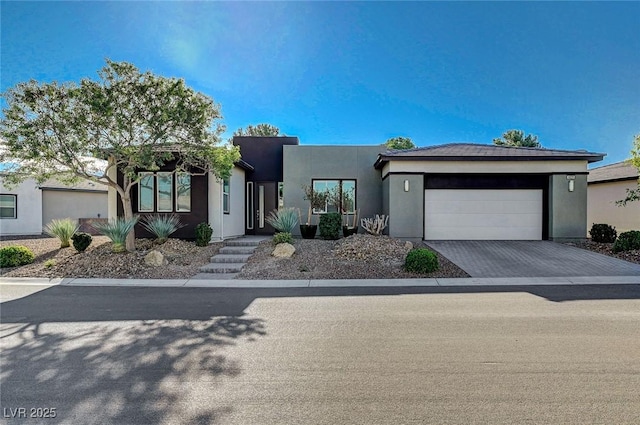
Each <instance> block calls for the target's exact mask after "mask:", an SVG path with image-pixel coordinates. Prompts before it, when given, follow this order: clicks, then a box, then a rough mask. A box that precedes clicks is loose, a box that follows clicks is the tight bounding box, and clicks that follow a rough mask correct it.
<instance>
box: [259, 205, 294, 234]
mask: <svg viewBox="0 0 640 425" xmlns="http://www.w3.org/2000/svg"><path fill="white" fill-rule="evenodd" d="M265 220H266V221H267V223H269V224H270V225H272V226H273V228H274V229H276V230H277V231H278V232H288V233H291V231H292V230H293V228H294V227H296V224H298V211H297V210H296V209H295V208H280V209H278V210H273V211H271V212H270V213H269V215H268V216H267V217H266V218H265Z"/></svg>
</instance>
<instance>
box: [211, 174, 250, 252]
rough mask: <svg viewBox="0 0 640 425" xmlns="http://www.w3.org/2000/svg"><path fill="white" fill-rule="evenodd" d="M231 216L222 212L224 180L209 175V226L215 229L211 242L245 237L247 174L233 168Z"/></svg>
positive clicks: (230, 187)
mask: <svg viewBox="0 0 640 425" xmlns="http://www.w3.org/2000/svg"><path fill="white" fill-rule="evenodd" d="M229 184H230V186H229V189H230V193H231V196H230V209H229V214H224V212H223V211H222V180H218V179H217V178H216V177H215V176H214V175H212V174H210V175H209V224H210V225H211V227H212V228H213V235H212V237H211V240H214V241H220V240H224V239H228V238H232V237H237V236H242V235H244V217H245V210H244V198H245V186H246V184H245V172H244V170H243V169H242V168H240V167H233V170H232V171H231V179H230V183H229Z"/></svg>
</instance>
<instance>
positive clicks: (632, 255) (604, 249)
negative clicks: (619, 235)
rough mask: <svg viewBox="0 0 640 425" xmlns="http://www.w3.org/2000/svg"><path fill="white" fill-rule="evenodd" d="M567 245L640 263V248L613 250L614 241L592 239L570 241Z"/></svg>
mask: <svg viewBox="0 0 640 425" xmlns="http://www.w3.org/2000/svg"><path fill="white" fill-rule="evenodd" d="M567 245H570V246H575V247H577V248H582V249H586V250H589V251H593V252H597V253H598V254H604V255H608V256H609V257H615V258H619V259H620V260H625V261H629V262H630V263H636V264H640V249H635V250H632V251H623V252H613V250H612V248H613V244H612V243H599V242H593V241H592V240H590V239H588V240H585V241H580V242H568V243H567Z"/></svg>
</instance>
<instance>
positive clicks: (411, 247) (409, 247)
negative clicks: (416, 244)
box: [404, 241, 413, 251]
mask: <svg viewBox="0 0 640 425" xmlns="http://www.w3.org/2000/svg"><path fill="white" fill-rule="evenodd" d="M404 247H405V248H406V249H408V250H409V251H411V250H412V249H413V244H412V243H411V242H410V241H406V242H405V243H404Z"/></svg>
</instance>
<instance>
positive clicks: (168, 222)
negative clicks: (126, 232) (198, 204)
mask: <svg viewBox="0 0 640 425" xmlns="http://www.w3.org/2000/svg"><path fill="white" fill-rule="evenodd" d="M184 226H185V225H184V224H182V223H180V219H179V218H178V216H177V215H174V214H162V215H161V214H155V215H149V216H146V217H145V218H144V220H143V222H142V227H144V228H145V229H147V230H148V231H149V232H151V233H153V234H154V235H155V237H156V238H157V240H158V242H159V243H165V242H166V241H167V239H169V236H170V235H171V234H172V233H175V231H176V230H178V229H180V228H182V227H184Z"/></svg>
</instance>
